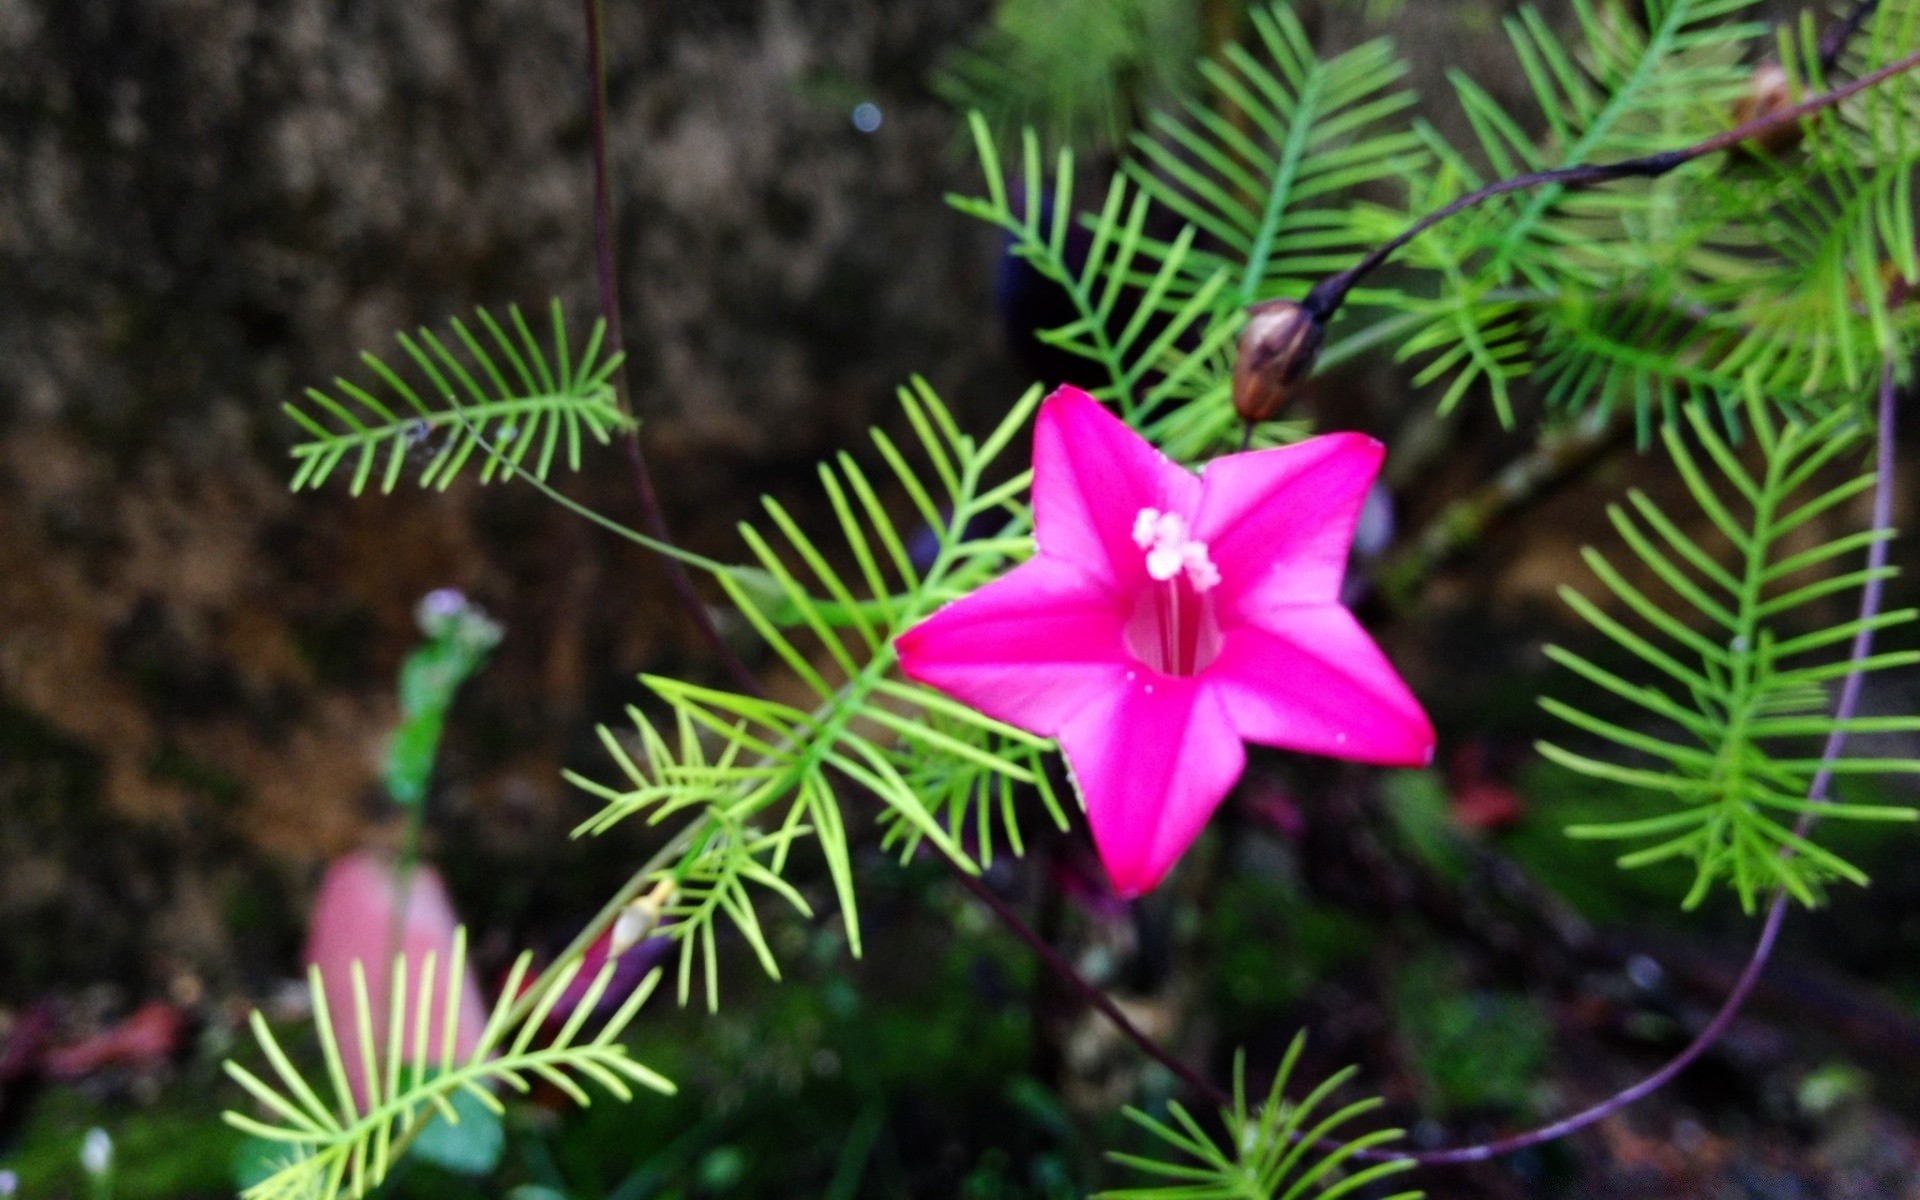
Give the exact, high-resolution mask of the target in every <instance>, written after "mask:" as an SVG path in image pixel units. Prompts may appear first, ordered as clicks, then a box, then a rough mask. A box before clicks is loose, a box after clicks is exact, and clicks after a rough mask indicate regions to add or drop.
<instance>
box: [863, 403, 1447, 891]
mask: <svg viewBox="0 0 1920 1200" xmlns="http://www.w3.org/2000/svg"><path fill="white" fill-rule="evenodd" d="M1382 453H1383V451H1382V447H1381V446H1380V443H1378V442H1376V441H1374V440H1373V439H1371V438H1367V437H1362V436H1360V435H1358V434H1350V433H1341V434H1332V435H1329V436H1326V437H1317V438H1312V439H1309V440H1307V441H1304V442H1301V443H1299V444H1298V445H1293V446H1285V447H1282V448H1280V449H1276V450H1257V451H1254V452H1252V453H1249V454H1231V455H1227V456H1226V457H1223V458H1218V459H1215V460H1214V461H1212V462H1210V463H1208V464H1207V465H1206V467H1205V469H1204V470H1203V471H1202V473H1201V474H1200V475H1197V476H1196V475H1194V474H1193V473H1192V472H1190V471H1187V470H1185V469H1184V468H1182V467H1180V466H1179V465H1177V464H1176V463H1174V462H1173V461H1172V460H1170V459H1168V458H1167V457H1166V456H1164V455H1162V454H1160V453H1159V452H1158V451H1156V450H1155V449H1154V448H1153V447H1151V446H1149V445H1148V444H1147V443H1146V442H1145V441H1143V440H1142V439H1141V438H1140V437H1139V436H1138V435H1136V434H1135V433H1134V432H1133V431H1132V430H1130V429H1128V428H1127V427H1126V426H1125V425H1124V424H1122V423H1121V422H1120V420H1119V419H1118V418H1116V417H1114V416H1113V415H1112V414H1111V413H1109V412H1107V410H1106V409H1104V408H1102V407H1101V406H1100V404H1099V403H1098V402H1096V401H1095V400H1094V399H1093V398H1092V397H1091V396H1089V395H1087V394H1086V393H1085V392H1082V391H1080V390H1079V389H1077V388H1072V387H1063V388H1061V389H1059V390H1058V391H1056V392H1054V393H1053V394H1052V395H1051V396H1049V397H1047V400H1046V402H1045V403H1044V404H1043V405H1042V406H1041V408H1040V415H1039V417H1038V418H1037V420H1036V423H1035V428H1034V435H1033V515H1034V541H1035V544H1036V548H1037V553H1036V554H1035V555H1034V557H1033V558H1032V559H1030V560H1029V561H1027V562H1026V563H1023V564H1022V565H1020V566H1018V567H1016V568H1014V569H1013V570H1012V571H1009V572H1008V573H1007V574H1006V575H1005V576H1004V577H1003V578H1001V579H999V580H996V581H995V582H993V583H990V584H988V585H987V586H985V587H983V588H981V589H980V590H979V591H977V592H975V593H973V594H972V595H970V596H966V597H963V598H962V599H959V600H956V601H954V602H953V603H952V604H949V605H947V606H946V607H944V608H942V609H940V610H939V611H938V612H936V613H934V614H933V615H932V616H930V617H928V618H927V619H926V620H924V621H922V622H920V623H919V624H918V625H915V626H914V627H913V628H911V629H908V630H907V631H905V632H904V633H902V634H901V635H900V637H899V640H898V643H897V645H898V648H899V653H900V665H901V669H902V670H903V671H905V672H906V674H907V675H908V676H909V677H910V678H913V679H916V680H918V681H920V682H921V683H924V684H927V685H929V686H931V687H935V688H938V689H940V690H941V691H943V692H946V693H948V694H949V695H951V696H954V697H956V698H957V699H960V700H963V701H965V702H966V703H968V704H970V705H972V706H973V707H975V708H977V709H979V710H980V711H981V712H983V713H986V714H987V715H988V716H991V717H995V718H997V719H999V720H1002V721H1005V722H1007V723H1008V724H1010V725H1016V726H1019V727H1020V728H1022V729H1027V730H1030V731H1032V732H1034V733H1037V734H1040V735H1041V736H1043V737H1051V738H1055V739H1057V740H1058V741H1059V743H1060V749H1061V750H1062V752H1063V753H1064V754H1065V755H1066V759H1067V765H1068V767H1069V768H1071V770H1072V773H1073V778H1074V782H1075V784H1076V786H1077V787H1078V788H1079V790H1080V796H1081V799H1082V802H1083V803H1084V804H1085V806H1086V810H1087V819H1088V822H1089V823H1090V824H1091V825H1092V827H1093V839H1094V844H1095V846H1096V847H1097V848H1098V849H1099V851H1100V858H1101V861H1102V862H1104V863H1105V864H1106V868H1107V873H1108V874H1109V875H1111V876H1112V878H1113V883H1114V886H1115V888H1117V889H1118V890H1119V891H1120V892H1121V894H1123V895H1128V896H1137V895H1139V894H1140V893H1142V892H1145V891H1148V890H1149V889H1151V888H1153V887H1154V886H1155V885H1156V884H1158V883H1159V882H1160V880H1161V878H1162V877H1163V876H1164V875H1165V874H1166V873H1167V870H1168V868H1170V867H1171V866H1172V865H1173V863H1174V861H1175V860H1176V859H1178V858H1179V857H1180V855H1181V854H1182V853H1183V852H1184V851H1185V850H1186V848H1187V847H1188V846H1189V845H1190V844H1192V842H1193V839H1194V838H1196V837H1198V836H1199V833H1200V827H1201V826H1203V825H1205V824H1206V822H1207V818H1208V817H1209V816H1211V815H1212V814H1213V810H1214V809H1215V808H1216V807H1218V806H1219V804H1220V801H1221V799H1222V798H1223V797H1224V796H1225V795H1226V794H1227V791H1228V789H1229V788H1231V787H1232V786H1233V784H1234V782H1235V781H1236V780H1238V779H1239V778H1240V773H1241V771H1242V770H1243V769H1244V768H1245V766H1246V749H1245V747H1244V746H1243V745H1242V743H1243V742H1258V743H1260V744H1262V745H1266V746H1279V747H1282V748H1284V749H1288V750H1301V751H1306V752H1308V753H1312V754H1326V755H1331V756H1333V757H1336V758H1346V759H1353V760H1355V761H1358V762H1371V763H1382V764H1389V765H1394V766H1418V765H1423V764H1425V763H1427V762H1428V761H1430V760H1431V759H1432V757H1433V726H1432V725H1431V724H1430V723H1429V722H1428V720H1427V715H1426V713H1425V712H1423V711H1422V710H1421V708H1420V704H1419V702H1418V701H1416V700H1415V699H1414V698H1413V695H1412V694H1411V693H1410V692H1409V691H1408V690H1407V686H1406V684H1404V683H1403V682H1401V680H1400V677H1399V676H1398V675H1396V674H1395V673H1394V670H1393V667H1392V666H1391V665H1389V664H1388V662H1387V660H1386V657H1385V656H1384V655H1382V654H1381V653H1380V649H1379V647H1377V646H1375V645H1374V643H1373V640H1372V639H1371V638H1369V637H1368V636H1367V634H1366V632H1365V631H1364V630H1362V629H1361V628H1360V624H1359V622H1357V621H1355V620H1354V618H1353V614H1352V613H1350V612H1348V611H1347V610H1346V609H1345V608H1343V607H1341V605H1340V602H1339V594H1340V580H1341V576H1342V575H1343V574H1344V573H1345V570H1346V560H1347V547H1348V544H1349V543H1350V542H1351V541H1352V538H1353V527H1354V522H1355V521H1356V520H1357V519H1358V517H1359V514H1360V504H1361V501H1362V500H1363V499H1364V498H1365V496H1366V491H1367V487H1368V485H1369V484H1370V483H1371V482H1372V480H1373V477H1374V475H1375V474H1376V473H1377V472H1378V471H1379V469H1380V459H1381V455H1382Z"/></svg>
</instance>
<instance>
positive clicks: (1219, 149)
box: [1127, 4, 1427, 308]
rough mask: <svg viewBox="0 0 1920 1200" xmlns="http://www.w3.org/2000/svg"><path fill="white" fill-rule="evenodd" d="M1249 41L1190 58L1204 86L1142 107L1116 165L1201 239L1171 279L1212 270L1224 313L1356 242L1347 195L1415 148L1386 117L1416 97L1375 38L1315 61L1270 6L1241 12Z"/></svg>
mask: <svg viewBox="0 0 1920 1200" xmlns="http://www.w3.org/2000/svg"><path fill="white" fill-rule="evenodd" d="M1249 20H1250V22H1251V24H1252V27H1253V32H1252V36H1251V38H1250V39H1249V43H1248V44H1247V45H1245V46H1241V45H1230V46H1228V47H1226V48H1225V49H1224V50H1222V51H1221V52H1220V53H1219V55H1218V56H1217V57H1215V58H1212V59H1208V60H1204V61H1202V62H1201V64H1200V68H1199V70H1200V75H1201V77H1202V79H1204V80H1205V82H1206V84H1207V87H1206V89H1204V91H1202V93H1201V94H1199V95H1195V96H1192V97H1189V98H1188V99H1187V100H1186V101H1185V102H1184V103H1183V104H1182V106H1181V107H1182V109H1183V110H1184V111H1183V114H1182V115H1179V116H1176V115H1174V114H1172V113H1169V112H1160V113H1156V114H1155V115H1154V116H1153V118H1152V120H1151V122H1150V130H1151V132H1150V133H1142V134H1136V135H1135V137H1134V150H1135V155H1136V157H1135V158H1134V159H1133V160H1132V161H1130V162H1129V163H1128V164H1127V169H1128V172H1129V173H1130V174H1131V175H1132V176H1133V178H1134V180H1135V182H1136V184H1137V185H1138V186H1139V187H1140V188H1141V189H1142V191H1144V192H1145V193H1146V194H1147V195H1149V196H1151V197H1152V198H1153V199H1154V200H1156V201H1157V202H1159V203H1160V204H1161V205H1162V206H1164V207H1165V208H1166V209H1167V210H1168V211H1170V212H1172V213H1174V214H1176V215H1177V216H1179V217H1180V218H1181V219H1182V220H1184V221H1186V222H1187V223H1188V224H1189V225H1190V226H1192V227H1194V228H1196V229H1198V230H1200V231H1201V233H1202V234H1203V236H1204V239H1205V248H1204V249H1198V250H1193V251H1191V252H1190V253H1186V254H1184V255H1183V256H1182V258H1183V266H1182V271H1183V274H1184V275H1185V277H1186V282H1185V286H1183V287H1182V288H1181V289H1180V292H1179V293H1178V294H1180V295H1188V294H1192V293H1193V292H1196V291H1198V290H1200V289H1201V288H1203V287H1204V286H1205V285H1206V282H1207V281H1208V280H1210V279H1212V278H1213V277H1214V275H1215V274H1216V273H1222V272H1224V273H1225V274H1226V275H1227V277H1228V278H1229V279H1230V280H1231V283H1230V285H1229V287H1228V289H1227V292H1226V297H1225V298H1226V299H1227V300H1228V301H1229V302H1230V303H1231V304H1232V306H1234V307H1237V308H1244V307H1245V306H1246V305H1248V304H1251V303H1254V302H1255V301H1258V300H1264V299H1267V298H1269V297H1273V296H1282V295H1284V296H1290V297H1297V296H1299V295H1300V294H1301V293H1303V292H1304V291H1305V290H1306V288H1307V287H1308V286H1310V285H1311V284H1312V283H1313V282H1315V281H1316V280H1317V279H1318V278H1319V277H1321V276H1322V275H1326V274H1329V273H1331V272H1333V271H1336V270H1339V269H1340V268H1342V267H1345V266H1347V265H1348V264H1349V263H1350V262H1351V261H1352V259H1353V257H1354V256H1355V255H1356V254H1357V253H1358V252H1359V251H1360V250H1362V249H1364V248H1365V246H1364V244H1363V242H1362V240H1361V238H1360V236H1359V234H1358V231H1357V230H1356V229H1355V228H1354V227H1353V224H1352V222H1351V221H1350V220H1349V218H1348V211H1349V208H1350V205H1349V203H1348V198H1349V196H1350V194H1351V192H1352V190H1353V189H1354V188H1356V187H1361V186H1364V185H1366V184H1370V183H1375V182H1378V181H1381V180H1385V179H1389V178H1395V177H1398V176H1402V175H1405V174H1409V173H1412V172H1414V171H1416V170H1417V169H1419V168H1420V167H1421V165H1422V164H1423V163H1424V161H1425V159H1426V157H1427V155H1426V151H1425V149H1424V148H1423V146H1422V144H1421V140H1420V138H1419V137H1418V135H1416V134H1415V133H1413V132H1412V131H1410V130H1408V129H1405V128H1403V127H1399V126H1398V125H1397V123H1394V118H1396V117H1398V116H1400V115H1401V114H1402V113H1404V112H1406V111H1407V110H1408V109H1410V108H1412V107H1413V105H1414V103H1415V101H1416V98H1415V96H1414V95H1413V93H1411V92H1409V91H1407V90H1405V89H1403V88H1401V87H1400V84H1401V83H1402V81H1403V80H1404V79H1405V77H1406V74H1407V66H1406V64H1405V63H1404V62H1403V61H1401V59H1400V58H1399V57H1398V56H1397V55H1396V54H1395V53H1394V52H1393V49H1392V47H1391V46H1390V45H1389V44H1388V43H1387V42H1386V41H1384V40H1380V41H1373V42H1368V43H1366V44H1364V45H1361V46H1357V47H1355V48H1354V49H1351V50H1348V51H1345V52H1344V53H1341V54H1339V55H1336V56H1334V57H1332V58H1328V59H1321V58H1320V57H1318V56H1317V55H1316V54H1315V53H1314V50H1313V46H1312V45H1311V44H1310V43H1309V41H1308V40H1307V34H1306V30H1305V29H1304V28H1303V27H1302V26H1301V24H1300V19H1299V18H1298V17H1296V16H1295V15H1294V13H1293V10H1292V9H1291V8H1290V7H1289V6H1287V5H1284V4H1276V5H1272V6H1270V7H1263V6H1256V7H1254V8H1253V9H1252V10H1251V12H1250V13H1249Z"/></svg>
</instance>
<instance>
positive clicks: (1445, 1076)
mask: <svg viewBox="0 0 1920 1200" xmlns="http://www.w3.org/2000/svg"><path fill="white" fill-rule="evenodd" d="M1392 1007H1393V1016H1394V1024H1395V1027H1396V1028H1397V1029H1398V1030H1399V1033H1400V1039H1401V1044H1402V1046H1403V1047H1404V1048H1405V1052H1406V1057H1407V1063H1406V1065H1407V1068H1408V1071H1409V1073H1410V1074H1411V1075H1412V1076H1413V1078H1414V1079H1415V1081H1416V1083H1417V1085H1418V1087H1419V1088H1420V1091H1421V1093H1422V1107H1423V1108H1425V1109H1427V1110H1429V1111H1432V1112H1434V1113H1436V1114H1441V1113H1448V1112H1459V1111H1462V1110H1490V1109H1491V1110H1502V1111H1509V1112H1517V1111H1525V1110H1527V1109H1529V1108H1531V1107H1532V1099H1533V1090H1534V1088H1535V1086H1536V1084H1537V1081H1538V1080H1539V1079H1541V1078H1542V1072H1543V1071H1544V1068H1545V1065H1546V1058H1547V1042H1548V1035H1549V1032H1550V1031H1551V1028H1552V1026H1551V1024H1550V1023H1549V1021H1548V1019H1547V1015H1546V1013H1545V1012H1544V1011H1543V1010H1542V1009H1541V1007H1540V1005H1539V1003H1538V1002H1537V1001H1535V1000H1534V999H1533V998H1532V997H1530V996H1526V995H1522V994H1519V993H1514V992H1498V991H1491V990H1486V989H1478V988H1472V987H1469V986H1467V984H1466V982H1465V980H1464V979H1463V977H1462V975H1461V973H1460V970H1459V968H1458V966H1457V965H1456V964H1454V963H1453V962H1451V961H1449V960H1448V959H1447V958H1445V957H1443V956H1441V955H1438V954H1432V955H1424V956H1422V957H1420V958H1416V959H1414V960H1413V961H1412V962H1410V963H1408V964H1407V965H1406V966H1404V967H1403V968H1401V970H1400V972H1399V973H1398V975H1397V977H1396V978H1395V979H1394V982H1393V987H1392Z"/></svg>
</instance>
